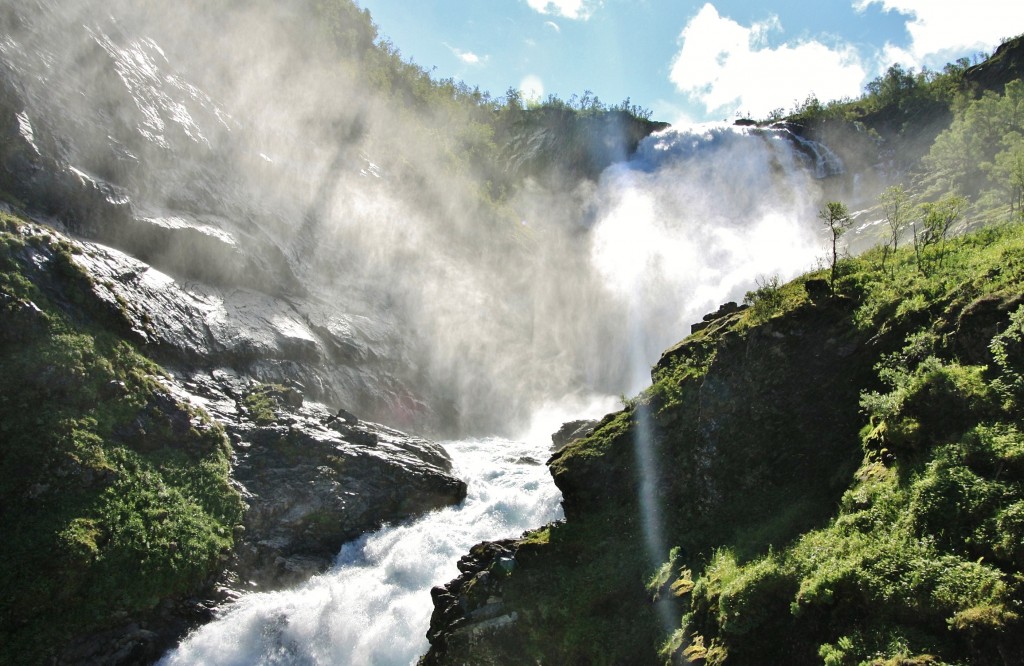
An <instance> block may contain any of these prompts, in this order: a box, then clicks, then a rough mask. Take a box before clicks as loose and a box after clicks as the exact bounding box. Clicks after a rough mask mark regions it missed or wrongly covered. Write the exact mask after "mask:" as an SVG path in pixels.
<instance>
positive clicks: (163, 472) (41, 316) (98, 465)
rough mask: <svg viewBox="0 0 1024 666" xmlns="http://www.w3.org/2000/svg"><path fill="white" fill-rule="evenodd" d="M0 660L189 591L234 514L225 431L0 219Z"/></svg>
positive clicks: (64, 264)
mask: <svg viewBox="0 0 1024 666" xmlns="http://www.w3.org/2000/svg"><path fill="white" fill-rule="evenodd" d="M0 225H2V226H0V309H2V316H0V384H2V385H0V430H2V438H0V441H2V446H0V505H2V506H3V507H4V508H3V513H2V514H0V531H2V533H3V534H4V566H3V567H2V569H0V589H2V591H3V595H2V598H0V662H3V663H12V664H13V663H39V662H41V661H43V660H44V659H46V658H49V657H52V656H54V655H55V654H56V653H57V652H59V650H60V649H61V647H62V646H63V645H65V644H66V643H67V642H68V641H69V640H70V639H72V638H73V637H75V636H77V635H80V634H87V633H90V632H96V631H99V630H102V629H105V628H109V627H112V626H115V625H117V624H123V623H125V622H129V621H131V620H133V619H135V620H138V619H139V618H140V617H143V616H144V615H145V614H146V613H150V612H153V611H154V610H155V609H156V608H157V606H158V605H159V604H160V603H161V602H162V601H164V600H167V599H176V598H181V597H184V596H188V595H191V594H194V593H196V592H199V591H200V590H201V589H202V588H203V586H204V585H206V584H207V583H208V582H209V579H210V577H211V576H212V575H214V574H215V573H216V572H217V571H219V569H220V568H221V566H222V558H223V557H224V556H225V555H226V554H227V553H228V552H229V550H230V548H231V545H232V542H233V541H232V530H233V528H234V526H235V525H236V524H237V523H238V522H239V520H240V516H241V503H240V499H239V496H238V494H237V492H236V491H234V490H233V489H232V488H231V486H230V485H229V483H228V459H229V455H230V451H229V448H228V444H227V442H226V439H225V436H224V433H223V431H222V430H221V428H220V427H219V426H217V425H216V424H214V423H213V422H212V421H210V420H209V419H208V418H207V417H206V416H205V415H204V414H202V413H200V412H197V411H195V410H193V409H191V408H189V407H187V406H184V405H181V404H179V403H177V401H176V400H175V399H174V398H173V397H172V396H171V395H169V394H168V393H167V390H166V389H165V388H163V387H162V385H161V384H160V382H159V380H158V377H159V376H160V373H161V371H160V369H159V368H158V367H156V366H155V365H153V364H152V363H151V362H149V361H148V360H146V359H145V358H144V357H142V356H141V355H140V354H139V353H138V352H137V351H136V350H135V349H134V348H133V347H132V346H131V345H130V344H129V343H127V342H125V341H124V340H123V339H122V338H121V337H120V336H119V335H118V332H117V326H116V324H117V322H116V314H115V313H114V312H113V311H112V310H107V309H106V308H105V307H104V306H103V305H102V304H100V303H99V302H98V301H96V299H95V298H94V297H93V296H92V294H91V292H90V290H89V283H88V278H87V277H86V275H85V273H84V272H83V271H82V270H81V269H79V268H78V266H77V264H76V263H75V261H74V258H73V256H72V252H73V249H72V248H71V247H70V246H68V245H66V244H62V243H59V242H57V241H55V240H54V238H53V237H52V236H50V235H49V234H47V233H46V232H44V231H42V230H40V229H38V228H34V227H30V226H29V225H26V224H23V223H21V222H20V221H18V220H16V219H14V218H13V217H11V216H8V215H5V214H0Z"/></svg>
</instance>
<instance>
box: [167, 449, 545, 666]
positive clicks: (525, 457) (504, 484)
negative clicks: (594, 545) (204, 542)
mask: <svg viewBox="0 0 1024 666" xmlns="http://www.w3.org/2000/svg"><path fill="white" fill-rule="evenodd" d="M548 432H550V430H549V431H548ZM445 447H446V448H447V449H448V451H449V453H450V454H451V456H452V458H453V459H454V461H455V465H456V473H457V474H458V475H459V476H460V477H461V478H462V479H464V480H466V482H467V483H468V486H469V494H468V497H467V498H466V500H465V502H463V503H462V504H461V505H459V506H457V507H451V508H448V509H443V510H441V511H436V512H434V513H431V514H428V515H426V516H424V517H422V518H421V519H419V520H416V521H412V522H409V523H408V524H402V525H396V526H392V527H386V528H384V529H381V530H379V531H377V532H374V533H372V534H367V535H364V536H363V537H362V538H360V539H358V540H357V541H354V542H351V543H348V544H346V545H345V546H344V547H343V548H342V550H341V553H340V554H339V555H338V558H337V562H336V565H335V567H334V568H333V569H332V570H331V571H329V572H327V573H325V574H323V575H320V576H316V577H314V578H313V579H311V580H310V581H308V582H307V583H306V584H304V585H302V586H300V587H298V588H296V589H293V590H287V591H281V592H271V593H253V594H249V595H246V596H244V597H242V598H241V599H240V600H239V601H238V602H236V603H234V604H233V605H231V606H230V607H229V608H227V609H226V610H225V611H224V612H223V614H222V615H221V617H220V618H219V619H217V620H215V621H214V622H212V623H211V624H208V625H206V626H204V627H202V628H200V629H199V630H197V631H196V632H194V633H193V634H192V635H190V636H189V637H188V638H187V639H186V640H185V641H183V643H182V644H181V645H180V646H179V647H178V648H177V649H176V650H174V651H173V652H171V653H169V654H168V655H166V656H165V657H164V659H163V660H162V661H161V664H164V665H167V666H171V665H174V664H207V665H222V666H235V665H237V666H242V665H243V664H244V665H246V666H251V665H255V664H289V665H299V664H303V665H304V664H310V665H312V664H378V665H385V664H402V665H405V664H410V663H414V662H415V661H416V660H417V659H418V657H419V656H420V655H421V654H423V653H424V652H425V651H426V649H427V641H426V638H425V634H426V631H427V627H428V625H429V621H430V613H431V611H432V608H433V607H432V602H431V597H430V588H431V587H433V586H435V585H439V584H442V583H445V582H448V581H450V580H452V579H453V578H455V577H456V576H458V575H459V572H458V569H457V568H456V567H455V563H456V562H457V561H458V559H459V557H461V556H462V555H463V554H465V553H466V552H468V551H469V549H470V547H471V546H473V545H474V544H476V543H478V542H480V541H484V540H491V539H498V538H504V537H514V536H518V535H519V534H521V533H522V532H523V531H524V530H527V529H530V528H534V527H538V526H540V525H544V524H545V523H547V522H549V521H551V520H555V519H557V518H560V517H561V507H560V504H559V502H560V500H561V495H560V493H559V492H558V490H557V488H555V486H554V484H553V483H552V482H551V477H550V475H549V473H548V470H547V468H546V467H545V465H544V464H543V463H544V460H545V459H546V458H547V457H548V455H549V453H550V452H549V448H550V439H537V438H524V441H514V440H505V439H498V438H487V439H473V440H463V441H457V442H446V443H445Z"/></svg>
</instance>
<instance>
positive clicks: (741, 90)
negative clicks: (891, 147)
mask: <svg viewBox="0 0 1024 666" xmlns="http://www.w3.org/2000/svg"><path fill="white" fill-rule="evenodd" d="M887 1H888V0H887ZM781 30H782V25H781V23H780V22H779V20H778V18H775V17H773V18H770V19H768V20H766V21H762V22H757V23H754V24H752V25H750V26H743V25H740V24H739V23H737V22H736V21H734V20H732V19H730V18H727V17H723V16H721V15H720V14H719V13H718V10H717V9H715V7H714V5H712V4H710V3H708V4H705V5H704V6H703V7H702V8H701V10H700V11H699V12H698V13H697V15H696V16H694V17H693V18H692V19H691V20H690V22H689V23H687V25H686V27H685V28H683V31H682V33H681V34H680V38H679V39H680V44H681V47H680V50H679V52H678V53H677V54H676V56H675V58H674V60H673V62H672V70H671V72H670V74H669V78H670V79H671V81H672V82H673V83H674V84H675V86H676V88H678V89H679V91H680V92H682V93H684V94H686V95H687V96H689V97H690V98H691V99H692V100H694V101H698V102H700V103H701V104H703V105H704V107H705V109H706V111H707V112H708V113H709V114H726V115H728V114H730V113H733V112H741V113H749V114H751V115H754V116H760V117H763V116H766V115H768V114H769V113H770V112H771V111H772V110H773V109H776V108H780V107H781V108H789V107H791V106H792V105H793V102H794V101H803V100H804V99H805V98H806V97H807V95H808V94H809V93H811V92H813V93H814V94H815V95H817V97H818V98H819V99H821V100H823V101H824V100H830V99H838V98H842V97H847V96H849V97H854V96H856V95H858V94H860V92H861V86H862V84H863V82H864V79H865V75H866V72H865V70H864V67H863V65H862V63H861V59H860V55H859V54H858V52H857V51H856V50H855V49H854V48H853V47H852V46H849V45H843V44H835V45H828V44H825V43H823V42H820V41H815V40H800V41H795V42H790V43H784V44H781V45H779V46H777V47H775V46H771V45H769V44H768V36H769V34H770V33H772V32H776V31H781Z"/></svg>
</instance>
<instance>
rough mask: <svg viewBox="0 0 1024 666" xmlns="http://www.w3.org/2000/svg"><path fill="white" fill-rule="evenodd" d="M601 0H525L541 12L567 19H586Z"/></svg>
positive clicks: (591, 14) (532, 7)
mask: <svg viewBox="0 0 1024 666" xmlns="http://www.w3.org/2000/svg"><path fill="white" fill-rule="evenodd" d="M601 1H602V0H526V4H528V5H529V6H530V8H531V9H534V10H536V11H538V12H540V13H541V14H552V15H554V16H564V17H565V18H567V19H580V20H584V21H585V20H587V19H588V18H590V17H591V16H593V14H594V12H595V11H596V10H597V8H598V7H600V6H601Z"/></svg>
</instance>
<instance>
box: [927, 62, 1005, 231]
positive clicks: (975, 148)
mask: <svg viewBox="0 0 1024 666" xmlns="http://www.w3.org/2000/svg"><path fill="white" fill-rule="evenodd" d="M1022 134H1024V82H1022V81H1020V80H1017V81H1012V82H1010V83H1008V84H1007V85H1006V90H1005V92H1004V94H1003V95H997V94H995V93H993V92H986V93H985V94H983V95H982V96H981V98H980V99H977V100H974V101H971V102H970V103H968V104H966V105H965V106H964V108H963V109H962V110H961V111H960V112H958V113H957V114H956V116H955V117H954V119H953V122H952V124H951V125H950V126H949V128H948V129H946V130H944V131H943V132H942V133H940V134H939V135H938V137H937V138H936V139H935V143H934V145H933V146H932V148H931V150H930V151H929V152H928V154H927V155H926V156H925V159H924V164H925V166H926V167H927V169H928V171H929V174H928V182H929V183H931V184H932V187H933V189H935V190H938V191H943V190H952V191H959V192H963V193H966V194H973V195H978V196H983V195H984V194H985V193H986V192H999V193H1002V195H1003V196H1004V197H1005V199H1004V200H1005V201H1006V202H1007V203H1008V204H1009V208H1010V217H1011V218H1012V217H1013V216H1014V215H1016V214H1019V211H1020V203H1021V196H1022V195H1021V189H1020V188H1021V182H1022V181H1021V178H1022V173H1021V166H1022V162H1021V156H1020V155H1021V141H1022V139H1021V137H1022Z"/></svg>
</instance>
